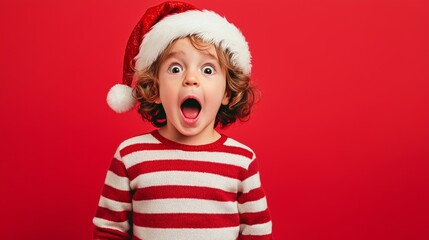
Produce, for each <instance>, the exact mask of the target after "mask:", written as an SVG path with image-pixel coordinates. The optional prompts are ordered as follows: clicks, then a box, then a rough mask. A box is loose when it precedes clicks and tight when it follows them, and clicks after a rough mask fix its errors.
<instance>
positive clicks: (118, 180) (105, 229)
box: [93, 150, 132, 240]
mask: <svg viewBox="0 0 429 240" xmlns="http://www.w3.org/2000/svg"><path fill="white" fill-rule="evenodd" d="M129 182H130V181H129V178H128V176H127V171H126V168H125V165H124V163H123V162H122V159H121V157H120V154H119V150H117V152H116V153H115V156H114V158H113V160H112V162H111V164H110V167H109V170H108V171H107V175H106V180H105V183H104V187H103V190H102V193H101V197H100V201H99V203H98V208H97V211H96V214H95V217H94V219H93V223H94V225H95V230H94V239H97V240H107V239H109V240H110V239H118V240H119V239H131V235H132V233H131V211H132V209H131V208H132V207H131V190H130V184H129Z"/></svg>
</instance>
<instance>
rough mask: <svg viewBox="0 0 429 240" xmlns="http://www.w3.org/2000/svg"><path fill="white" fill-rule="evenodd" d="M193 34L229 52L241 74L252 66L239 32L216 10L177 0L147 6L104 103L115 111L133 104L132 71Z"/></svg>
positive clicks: (123, 109) (139, 68)
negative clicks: (119, 78) (119, 77)
mask: <svg viewBox="0 0 429 240" xmlns="http://www.w3.org/2000/svg"><path fill="white" fill-rule="evenodd" d="M189 35H195V36H197V37H199V38H201V39H202V40H203V41H206V42H209V43H212V44H214V45H215V46H217V47H218V48H220V49H221V50H223V51H226V50H228V51H229V52H231V63H232V64H233V65H234V66H235V67H237V68H238V69H240V70H241V71H242V72H243V73H244V74H246V75H250V71H251V68H252V65H251V56H250V52H249V47H248V44H247V42H246V40H245V38H244V36H243V34H242V33H241V31H240V30H239V29H238V28H237V27H235V26H234V25H233V24H231V23H230V22H228V21H227V20H226V19H225V18H224V17H221V16H220V15H218V14H217V13H215V12H212V11H208V10H199V9H197V8H196V7H194V6H192V5H190V4H187V3H183V2H176V1H169V2H164V3H162V4H160V5H157V6H154V7H152V8H149V9H148V10H147V11H146V13H145V14H144V15H143V17H142V18H141V19H140V21H139V22H138V23H137V25H136V26H135V27H134V30H133V32H132V33H131V36H130V38H129V40H128V43H127V47H126V50H125V57H124V67H123V77H122V84H116V85H115V86H113V87H112V88H111V89H110V91H109V93H108V94H107V103H108V104H109V106H110V108H112V109H113V110H114V111H115V112H117V113H123V112H127V111H129V110H131V109H132V108H133V107H134V105H135V104H136V99H135V98H134V97H133V95H132V86H133V75H134V71H135V70H137V71H142V70H145V69H147V68H148V67H150V65H151V64H152V63H153V62H155V61H156V60H157V58H158V56H159V55H160V54H161V53H162V52H163V51H164V50H165V49H166V48H167V47H168V46H169V44H170V43H171V42H173V41H174V40H175V39H178V38H183V37H186V36H189Z"/></svg>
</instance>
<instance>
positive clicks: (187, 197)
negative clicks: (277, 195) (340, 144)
mask: <svg viewBox="0 0 429 240" xmlns="http://www.w3.org/2000/svg"><path fill="white" fill-rule="evenodd" d="M129 63H131V65H132V66H129V65H130V64H129ZM250 70H251V64H250V53H249V50H248V45H247V42H246V40H245V39H244V37H243V35H242V34H241V32H240V31H239V30H238V29H237V28H236V27H235V26H234V25H232V24H231V23H229V22H228V21H227V20H226V19H224V18H223V17H221V16H219V15H217V14H216V13H214V12H211V11H207V10H198V9H196V8H195V7H193V6H191V5H189V4H186V3H181V2H165V3H163V4H160V5H158V6H155V7H152V8H150V9H148V10H147V11H146V13H145V14H144V16H143V17H142V19H141V20H140V22H139V23H138V24H137V26H136V27H135V28H134V30H133V32H132V34H131V37H130V40H129V42H128V44H127V49H126V54H125V61H124V77H123V82H124V84H118V85H115V86H114V87H113V88H112V89H111V90H110V92H109V94H108V99H107V101H108V103H109V105H110V107H112V108H113V109H114V110H115V111H116V112H118V113H120V112H125V111H128V110H130V109H132V108H133V106H134V105H135V103H136V100H135V99H138V101H139V102H140V105H139V110H138V111H139V113H140V114H141V115H142V117H143V119H146V120H149V121H151V122H152V123H153V124H154V125H155V126H157V127H159V130H156V131H153V132H151V133H148V134H143V135H140V136H137V137H133V138H130V139H128V140H126V141H124V142H122V144H120V145H119V147H118V150H117V151H116V153H115V155H114V158H113V161H112V163H111V166H110V168H109V171H108V173H107V177H106V182H105V186H104V188H103V192H102V196H101V198H100V202H99V206H98V209H97V213H96V216H95V218H94V224H95V233H94V239H143V240H205V239H207V240H208V239H213V240H214V239H218V240H235V239H239V240H247V239H249V240H250V239H254V240H256V239H272V238H271V219H270V215H269V211H268V208H267V203H266V198H265V195H264V192H263V190H262V188H261V184H260V178H259V173H258V166H257V162H256V160H255V154H254V153H253V152H252V150H251V149H250V148H248V147H247V146H245V145H243V144H241V143H239V142H237V141H235V140H233V139H231V138H229V137H227V136H225V135H222V134H219V133H218V132H217V131H216V130H215V127H216V126H217V125H218V124H220V125H221V126H222V127H224V126H226V125H228V124H230V123H233V122H234V121H235V120H236V119H237V118H238V119H243V118H246V117H247V116H248V115H249V113H250V109H251V107H252V105H253V100H254V95H253V91H254V90H253V88H252V87H251V86H250V85H249V80H250V79H249V76H250ZM133 76H134V77H133ZM133 79H135V82H133ZM131 86H134V87H133V88H131Z"/></svg>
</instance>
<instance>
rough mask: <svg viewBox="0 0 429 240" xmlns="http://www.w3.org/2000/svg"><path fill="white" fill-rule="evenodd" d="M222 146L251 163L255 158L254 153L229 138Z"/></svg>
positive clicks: (247, 147)
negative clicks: (233, 150) (232, 150)
mask: <svg viewBox="0 0 429 240" xmlns="http://www.w3.org/2000/svg"><path fill="white" fill-rule="evenodd" d="M224 146H227V147H230V148H232V149H235V150H236V151H237V154H240V155H244V156H246V157H248V158H249V159H250V160H252V161H253V160H254V159H255V158H256V154H255V152H254V151H253V150H252V149H251V148H250V147H249V146H247V145H245V144H243V143H241V142H239V141H237V140H235V139H233V138H231V137H227V139H226V141H225V142H224Z"/></svg>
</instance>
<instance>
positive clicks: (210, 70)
mask: <svg viewBox="0 0 429 240" xmlns="http://www.w3.org/2000/svg"><path fill="white" fill-rule="evenodd" d="M201 71H202V72H203V73H204V74H208V75H211V74H213V73H215V69H214V67H212V66H204V67H203V68H202V69H201Z"/></svg>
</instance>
